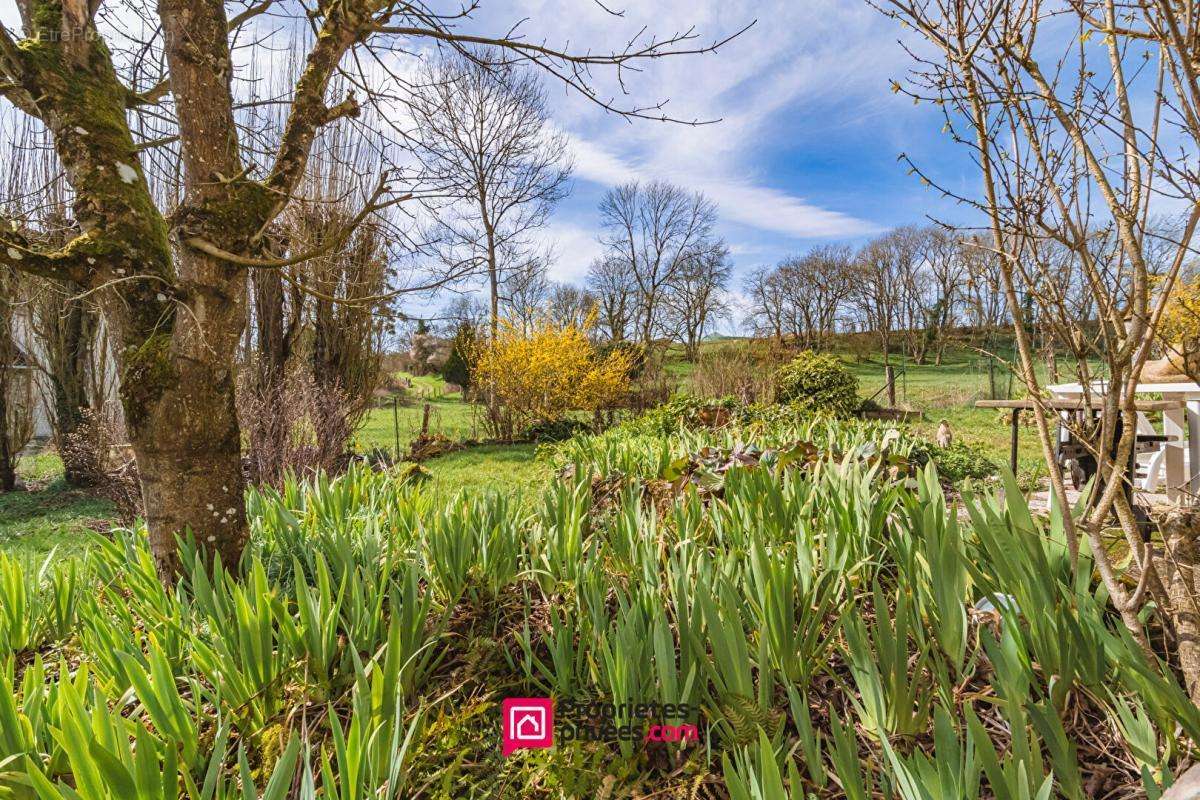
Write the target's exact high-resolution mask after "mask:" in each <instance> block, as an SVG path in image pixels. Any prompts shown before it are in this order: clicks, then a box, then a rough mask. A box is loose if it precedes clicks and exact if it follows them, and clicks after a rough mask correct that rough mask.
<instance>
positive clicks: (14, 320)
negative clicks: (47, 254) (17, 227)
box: [0, 267, 33, 492]
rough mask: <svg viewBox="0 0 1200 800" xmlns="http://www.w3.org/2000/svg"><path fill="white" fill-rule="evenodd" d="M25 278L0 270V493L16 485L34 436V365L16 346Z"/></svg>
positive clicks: (7, 269) (11, 270)
mask: <svg viewBox="0 0 1200 800" xmlns="http://www.w3.org/2000/svg"><path fill="white" fill-rule="evenodd" d="M22 283H23V278H22V276H21V275H20V273H18V272H16V271H15V270H13V269H10V268H8V267H0V491H3V492H11V491H12V490H13V489H15V488H16V485H17V459H18V457H19V456H20V455H21V451H22V450H23V449H24V448H25V445H27V444H28V443H29V440H30V438H31V437H32V436H33V384H32V382H31V378H30V373H31V371H32V365H31V364H30V363H29V359H28V358H27V356H26V355H25V353H24V352H23V351H22V350H21V348H20V346H19V345H18V344H17V338H18V335H19V327H20V325H21V317H22V315H23V314H24V313H25V312H24V309H23V305H24V304H23V302H22V301H23V295H24V291H22V289H23V287H22V286H21V284H22Z"/></svg>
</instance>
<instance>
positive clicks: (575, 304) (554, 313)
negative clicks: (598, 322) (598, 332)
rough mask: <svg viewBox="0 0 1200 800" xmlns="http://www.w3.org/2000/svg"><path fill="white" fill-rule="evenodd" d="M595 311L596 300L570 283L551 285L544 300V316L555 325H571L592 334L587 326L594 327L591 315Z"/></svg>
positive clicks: (584, 290)
mask: <svg viewBox="0 0 1200 800" xmlns="http://www.w3.org/2000/svg"><path fill="white" fill-rule="evenodd" d="M595 311H596V298H595V297H594V296H592V293H591V292H589V291H587V290H586V289H580V288H579V287H578V286H575V285H574V284H570V283H552V284H551V285H550V292H549V296H548V297H547V298H546V315H547V316H548V317H549V318H550V319H551V320H552V321H553V322H555V323H556V324H558V325H562V326H567V325H571V326H574V327H576V328H579V329H580V330H583V331H584V332H585V333H588V334H589V335H590V334H591V333H592V331H591V330H588V326H589V325H592V326H594V325H595V320H594V318H593V314H594V313H595Z"/></svg>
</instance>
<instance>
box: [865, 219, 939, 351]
mask: <svg viewBox="0 0 1200 800" xmlns="http://www.w3.org/2000/svg"><path fill="white" fill-rule="evenodd" d="M922 257H923V254H922V252H921V246H920V240H919V237H918V236H917V234H916V229H914V228H897V229H896V230H894V231H891V232H890V233H887V234H885V235H883V236H881V237H879V238H877V239H875V240H873V241H871V242H869V243H867V245H865V246H864V247H863V248H862V250H860V251H859V254H858V258H857V261H858V266H859V269H858V272H857V276H856V277H857V280H856V282H855V285H856V289H855V292H854V303H855V304H856V305H857V306H858V309H859V311H860V312H861V314H862V317H863V320H864V321H865V322H866V325H867V328H868V329H869V330H871V331H874V332H875V335H876V336H877V337H878V338H879V347H880V350H881V351H882V352H883V360H884V363H888V362H889V361H890V360H891V352H892V347H893V344H894V342H895V340H896V339H897V338H898V337H903V336H905V335H906V332H908V331H909V330H910V329H911V328H912V327H913V326H914V325H918V324H919V319H920V317H919V315H917V314H915V312H914V303H913V301H912V292H913V289H914V287H915V286H916V278H915V273H916V271H917V270H918V268H919V266H920V264H921V259H922Z"/></svg>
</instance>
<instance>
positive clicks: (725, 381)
mask: <svg viewBox="0 0 1200 800" xmlns="http://www.w3.org/2000/svg"><path fill="white" fill-rule="evenodd" d="M779 363H780V359H779V358H777V357H775V355H774V353H773V352H772V351H770V350H768V349H766V348H752V347H751V345H750V344H749V343H731V344H724V345H721V346H719V347H714V348H712V349H710V350H706V351H703V352H702V353H701V354H700V359H699V361H698V362H697V363H696V370H695V371H694V372H693V373H692V376H691V378H690V383H691V387H692V391H693V392H694V393H695V394H696V395H698V396H700V397H713V398H718V397H736V398H737V399H738V400H740V401H741V402H743V403H761V402H770V401H771V400H772V399H774V393H775V381H774V376H773V372H774V371H775V369H776V368H777V367H778V366H779Z"/></svg>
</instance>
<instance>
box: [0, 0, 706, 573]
mask: <svg viewBox="0 0 1200 800" xmlns="http://www.w3.org/2000/svg"><path fill="white" fill-rule="evenodd" d="M117 5H118V4H108V5H105V6H103V11H102V13H98V12H101V8H102V4H100V3H94V2H82V0H66V1H65V2H58V0H18V2H17V10H18V11H19V12H20V16H21V20H22V24H23V28H24V31H23V39H22V41H20V42H18V40H17V37H15V36H14V35H13V34H12V33H10V31H8V30H7V29H6V28H3V27H0V95H2V96H3V97H4V98H5V99H6V100H7V101H8V102H10V103H12V104H13V105H14V106H15V107H16V108H17V109H19V110H20V111H21V112H22V113H24V114H26V115H28V116H30V117H33V118H35V119H37V120H39V121H40V123H41V124H43V125H45V126H46V128H47V129H48V130H49V132H50V134H51V136H52V138H53V144H54V152H55V156H56V158H57V161H58V163H59V165H60V166H61V168H62V169H63V171H64V172H65V175H66V177H67V180H68V182H69V184H70V186H71V190H72V192H73V208H74V219H75V223H76V224H77V225H78V227H79V230H80V234H79V236H77V237H75V238H74V239H72V241H71V242H70V243H69V244H67V245H66V246H65V247H63V248H61V249H58V250H53V251H48V250H45V249H43V248H41V247H38V246H37V244H36V243H34V242H30V241H29V240H28V239H27V238H26V237H24V236H22V235H21V234H20V232H19V231H17V230H13V228H12V227H11V225H9V224H8V221H7V220H4V221H2V222H3V223H4V224H3V225H0V228H2V230H0V264H3V265H5V266H9V267H12V268H16V269H21V270H24V271H27V272H32V273H35V274H39V275H41V276H43V277H48V278H53V279H55V280H60V281H72V282H74V283H76V284H78V285H80V286H81V287H84V288H85V289H86V290H88V291H93V290H94V291H95V292H96V294H97V297H98V300H99V302H100V303H101V305H102V307H103V311H104V315H105V318H106V321H107V324H108V328H109V330H110V331H111V334H112V336H113V339H114V349H115V352H116V353H117V355H118V359H119V361H120V372H121V375H122V380H121V386H120V395H121V401H122V404H123V407H124V411H125V420H126V425H127V428H128V430H129V436H130V440H131V444H132V446H133V449H134V452H135V453H136V456H137V463H138V469H139V474H140V478H141V483H142V493H143V497H144V500H145V507H146V519H147V524H148V526H149V530H150V540H151V548H152V550H153V552H154V556H155V559H156V561H157V564H158V568H159V570H160V572H161V573H162V575H163V576H164V578H165V579H168V580H169V579H171V577H172V576H174V575H175V574H176V572H177V569H178V564H179V562H178V555H177V553H176V548H175V542H176V535H177V534H178V533H180V532H183V531H190V532H191V534H192V535H193V536H194V537H195V539H196V541H197V542H198V543H199V544H200V546H201V547H203V548H205V550H206V551H207V552H209V553H212V554H216V555H219V556H220V557H221V559H222V560H223V561H225V562H226V563H227V564H233V563H236V562H237V561H238V559H239V558H240V556H241V552H242V548H243V545H244V543H245V541H246V536H247V525H246V520H245V508H244V503H243V502H242V487H243V479H242V470H241V453H240V439H241V436H240V431H239V428H238V422H237V415H236V412H235V403H234V395H235V376H236V356H237V353H238V351H239V345H241V344H242V330H243V326H244V324H245V321H246V305H247V296H246V285H247V280H246V275H247V270H270V269H281V268H283V267H285V266H288V265H291V264H298V263H301V262H303V261H306V260H308V258H309V257H311V256H312V255H314V254H310V253H298V254H292V255H289V256H286V257H283V256H281V255H280V254H279V253H277V252H274V251H272V249H271V242H270V238H269V237H268V236H267V231H268V229H269V228H270V226H271V223H272V221H273V220H274V219H275V218H276V217H277V216H278V215H279V214H280V212H282V211H283V210H284V208H285V207H286V206H287V205H288V203H289V202H290V201H291V200H292V197H293V193H294V191H295V189H296V187H297V185H298V183H299V182H300V180H301V179H302V177H303V176H304V174H305V168H306V164H307V162H308V158H309V156H310V154H311V153H312V147H313V143H314V141H315V140H316V139H317V137H318V135H319V133H320V132H321V130H322V129H323V128H325V127H326V126H328V125H329V124H331V123H333V122H335V121H338V120H353V119H356V118H363V117H364V116H365V117H366V120H365V121H364V123H363V124H368V123H370V124H375V125H382V124H384V123H382V122H381V120H386V119H387V118H388V117H389V116H394V114H393V113H392V112H393V110H394V102H395V100H396V97H397V95H398V92H397V91H396V90H395V87H396V86H397V85H398V84H400V83H402V81H403V76H400V75H398V74H397V73H396V72H395V71H394V70H393V68H392V65H395V64H397V63H398V62H403V61H405V59H410V58H411V55H410V54H411V53H412V52H413V50H414V49H416V48H417V47H419V46H420V44H421V43H432V44H437V45H438V46H441V47H443V48H450V49H453V50H455V51H457V52H459V53H461V54H463V55H468V52H467V48H468V47H472V48H487V47H494V48H497V50H496V53H497V54H498V55H497V56H496V58H497V60H498V61H500V60H503V61H504V62H509V61H519V62H524V63H525V64H526V65H529V66H533V67H539V68H542V69H543V70H545V71H546V72H547V73H548V74H550V75H552V76H553V77H554V78H555V79H556V80H560V81H562V82H563V83H564V84H565V85H567V86H570V87H573V88H574V89H576V90H578V91H580V92H582V94H583V96H584V97H585V98H587V99H589V100H591V101H593V102H596V103H598V104H599V105H601V106H604V107H606V108H611V109H613V110H615V111H618V112H622V113H625V114H627V115H630V116H639V117H652V118H663V117H664V115H663V114H662V111H661V104H659V105H651V106H649V107H647V106H635V107H632V108H618V107H616V106H615V105H614V104H613V103H611V102H608V101H606V100H604V99H602V96H601V94H600V93H599V91H598V90H596V89H595V88H593V86H592V85H591V83H590V78H589V71H590V70H596V69H604V68H611V69H614V70H623V69H625V68H628V67H632V66H635V65H636V64H637V63H639V62H641V61H644V60H649V59H652V58H656V57H660V56H665V55H669V54H679V53H685V52H700V51H707V50H711V49H712V47H713V46H715V45H696V44H694V43H693V42H692V38H693V34H691V33H690V32H688V33H684V34H681V35H676V36H666V37H662V38H655V39H651V40H647V39H646V38H644V37H642V36H639V37H636V38H635V39H634V40H633V41H631V42H630V43H629V44H628V45H627V46H626V47H624V48H622V49H620V50H617V51H614V52H606V53H596V52H595V51H592V50H589V51H586V52H584V53H578V54H577V53H572V52H568V51H566V50H563V49H559V48H556V47H554V46H553V45H552V44H551V43H549V42H547V41H546V40H545V38H544V37H541V36H526V35H523V34H522V32H521V31H519V30H513V29H509V30H507V32H505V33H503V34H500V35H498V36H488V35H486V33H483V32H479V30H478V27H477V26H476V24H475V22H474V20H472V18H471V15H472V12H473V11H474V9H475V8H476V6H475V5H472V6H470V7H469V8H468V9H467V10H466V11H464V10H463V9H462V8H460V7H459V6H457V5H455V6H453V7H452V8H449V9H448V10H446V11H445V12H441V11H439V10H438V9H437V8H433V7H430V6H429V4H422V5H420V6H414V5H412V4H409V3H400V2H393V1H392V0H371V1H370V2H367V0H346V2H338V3H323V4H317V5H315V6H313V7H312V8H311V9H299V8H297V7H295V6H294V5H290V4H284V3H280V2H274V0H264V2H260V3H257V4H255V5H252V6H237V5H232V8H233V9H234V10H235V11H234V15H233V16H231V15H230V13H229V11H228V10H227V7H226V3H224V2H220V1H219V0H213V1H212V2H203V3H196V2H191V0H160V2H159V3H158V4H157V7H156V9H155V11H153V12H150V11H147V10H145V6H144V5H143V4H139V3H133V2H125V3H120V4H119V8H118V7H117ZM268 10H269V11H271V12H272V14H273V15H274V17H273V23H274V24H273V25H272V26H270V29H271V30H275V31H279V35H280V36H288V37H292V38H291V40H290V41H288V42H280V41H278V40H276V41H271V40H270V38H269V37H270V35H271V34H270V33H263V32H262V31H261V30H256V31H255V33H254V34H253V35H252V36H250V37H249V38H247V37H243V39H242V40H241V42H240V46H241V47H242V50H241V53H240V54H239V58H238V59H237V60H236V61H235V60H234V59H233V57H232V53H231V40H232V37H234V36H235V35H236V34H237V33H238V32H239V31H241V32H243V33H245V32H246V30H247V23H248V22H249V21H250V20H251V19H253V18H254V17H256V16H257V15H260V14H262V13H264V12H266V11H268ZM138 13H145V14H146V15H147V16H148V17H150V18H148V19H146V20H145V22H146V24H145V26H141V27H140V28H139V26H130V25H128V21H127V19H125V18H123V15H137V14H138ZM463 26H470V27H472V28H473V30H472V32H470V33H467V32H465V31H464V30H463ZM139 29H142V30H147V31H151V32H152V33H151V35H150V37H149V38H148V39H145V40H140V39H138V38H136V37H135V35H134V34H132V33H131V31H135V30H139ZM310 29H311V31H313V35H312V37H311V41H305V40H303V39H300V38H299V37H298V36H296V35H295V34H296V33H297V31H300V30H310ZM255 37H257V38H255ZM264 37H268V38H264ZM281 44H287V45H288V46H289V47H292V48H294V49H299V48H300V47H302V48H303V49H304V50H305V51H306V52H305V54H304V57H303V60H302V61H303V65H302V67H300V69H299V74H298V77H296V79H295V81H294V83H293V84H292V85H290V86H289V87H288V91H286V92H285V93H284V94H283V95H281V96H280V97H277V98H272V99H271V100H270V101H269V102H270V103H271V104H273V105H274V106H276V107H278V108H280V109H282V112H283V118H284V124H283V126H282V129H281V131H280V132H279V133H278V135H275V133H274V132H273V131H272V130H270V129H265V128H264V129H262V130H256V129H247V128H246V127H243V126H239V114H238V113H237V112H238V108H237V107H238V105H239V103H238V102H237V101H236V100H235V91H236V87H237V86H242V87H245V86H246V85H247V84H248V83H252V82H253V80H254V71H255V70H256V69H258V68H260V67H261V64H260V63H259V61H265V60H266V54H267V53H269V52H271V51H272V50H274V49H278V48H279V45H281ZM481 52H486V51H481V50H474V51H471V53H472V54H473V57H475V58H476V59H477V60H486V59H488V58H491V57H492V56H488V55H483V56H480V53H481ZM297 61H300V59H297ZM364 63H371V64H373V65H375V66H374V67H372V69H375V70H378V74H369V73H368V72H367V70H366V68H365V67H363V66H362V65H363V64H364ZM492 66H493V67H495V68H497V69H499V68H501V66H502V65H501V64H499V63H497V64H493V65H492ZM338 75H341V76H343V78H344V79H345V80H346V81H347V82H348V83H349V84H350V85H351V86H352V87H353V88H354V89H355V92H354V93H347V94H346V95H345V96H343V97H341V98H340V99H338V98H335V97H332V96H331V95H332V93H333V90H334V88H335V84H334V81H335V76H338ZM364 102H366V103H368V104H369V106H370V108H371V109H373V110H374V113H373V114H367V115H364V114H363V110H364V109H363V103H364ZM160 174H161V175H162V177H163V180H161V181H158V182H156V183H155V184H154V186H153V187H152V183H151V176H152V175H160ZM392 177H394V176H392V175H390V174H388V175H385V176H384V180H381V181H380V182H379V184H378V185H377V187H376V189H375V190H374V191H372V192H370V194H369V196H368V198H367V200H366V201H365V203H364V205H363V208H362V210H361V211H360V212H359V213H358V214H356V215H355V216H354V217H353V218H352V219H351V220H350V223H351V224H349V225H347V226H346V228H347V230H346V231H345V232H344V233H343V235H344V236H347V237H348V236H349V233H350V230H352V229H353V228H354V227H355V226H356V225H357V224H358V223H360V222H362V221H363V220H365V219H366V218H367V217H369V216H370V215H371V214H372V213H373V212H375V211H377V210H379V209H380V208H382V207H385V206H389V205H393V204H395V203H397V202H399V201H400V200H401V199H402V198H403V197H404V196H405V195H404V194H403V193H400V192H398V191H396V190H395V189H394V187H393V184H392V182H391V181H389V180H388V178H392ZM338 238H341V237H338ZM406 288H409V289H411V288H412V287H406ZM213 508H216V509H218V511H219V513H217V514H216V515H214V514H213V512H212V510H211V509H213Z"/></svg>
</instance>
